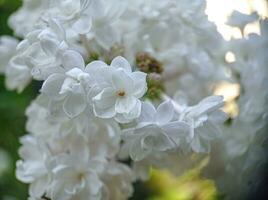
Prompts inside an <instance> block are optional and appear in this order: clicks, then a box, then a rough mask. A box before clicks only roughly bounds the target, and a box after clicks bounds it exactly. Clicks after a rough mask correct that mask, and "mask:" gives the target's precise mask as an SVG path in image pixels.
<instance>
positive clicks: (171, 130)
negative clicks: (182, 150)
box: [162, 121, 190, 145]
mask: <svg viewBox="0 0 268 200" xmlns="http://www.w3.org/2000/svg"><path fill="white" fill-rule="evenodd" d="M162 129H163V130H164V131H165V133H166V134H167V135H168V137H169V138H171V139H172V141H174V142H175V143H176V144H177V145H179V142H180V140H181V139H182V138H183V137H186V136H187V133H189V130H190V126H189V125H188V124H187V123H185V122H180V121H175V122H170V123H168V124H166V125H164V126H163V127H162Z"/></svg>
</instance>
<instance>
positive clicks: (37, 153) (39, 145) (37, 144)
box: [16, 135, 49, 197]
mask: <svg viewBox="0 0 268 200" xmlns="http://www.w3.org/2000/svg"><path fill="white" fill-rule="evenodd" d="M21 143H22V145H23V146H22V147H21V148H20V149H19V155H20V157H21V158H22V160H19V161H17V163H16V167H17V170H16V177H17V178H18V179H19V180H20V181H22V182H24V183H28V184H30V188H29V193H30V195H31V196H34V197H40V196H42V195H43V194H44V193H45V191H46V188H47V187H48V184H49V173H48V170H47V167H46V161H47V159H49V158H48V154H47V152H46V151H45V145H44V143H43V141H39V140H38V139H37V138H35V137H32V136H30V135H28V136H25V137H23V138H22V139H21Z"/></svg>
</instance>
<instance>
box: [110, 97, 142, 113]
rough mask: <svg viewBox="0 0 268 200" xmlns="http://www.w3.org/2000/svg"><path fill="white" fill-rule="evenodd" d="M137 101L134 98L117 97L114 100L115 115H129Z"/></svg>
mask: <svg viewBox="0 0 268 200" xmlns="http://www.w3.org/2000/svg"><path fill="white" fill-rule="evenodd" d="M136 101H137V99H136V98H134V97H131V96H130V97H128V96H126V97H122V98H121V97H118V98H117V99H116V104H115V111H116V112H117V113H129V112H130V111H131V110H132V109H133V107H134V106H135V105H136Z"/></svg>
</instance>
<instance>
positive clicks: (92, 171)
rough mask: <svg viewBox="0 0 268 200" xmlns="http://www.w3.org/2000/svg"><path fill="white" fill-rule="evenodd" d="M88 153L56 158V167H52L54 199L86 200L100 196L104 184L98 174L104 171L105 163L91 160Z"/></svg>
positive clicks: (52, 192) (52, 193) (52, 194)
mask: <svg viewBox="0 0 268 200" xmlns="http://www.w3.org/2000/svg"><path fill="white" fill-rule="evenodd" d="M80 153H83V152H80ZM88 153H89V152H87V151H85V152H84V154H81V155H80V156H77V155H65V156H58V157H57V158H56V160H55V166H52V168H53V169H52V179H53V181H52V184H51V189H50V190H51V197H52V199H75V197H79V199H81V200H86V199H88V198H96V197H98V196H99V195H100V192H101V187H102V182H101V180H100V179H99V177H98V174H99V173H101V172H102V171H103V170H104V163H103V162H104V161H102V160H98V158H91V157H90V155H89V154H88ZM96 199H100V198H96Z"/></svg>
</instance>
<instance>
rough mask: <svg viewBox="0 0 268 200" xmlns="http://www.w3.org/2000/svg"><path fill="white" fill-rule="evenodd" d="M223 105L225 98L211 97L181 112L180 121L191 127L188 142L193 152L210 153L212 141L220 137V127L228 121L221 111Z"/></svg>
mask: <svg viewBox="0 0 268 200" xmlns="http://www.w3.org/2000/svg"><path fill="white" fill-rule="evenodd" d="M223 105H224V102H223V97H221V96H211V97H207V98H205V99H203V100H202V101H200V102H199V103H198V104H197V105H195V106H190V107H186V108H184V110H183V111H180V112H179V120H181V121H184V122H186V123H187V124H189V126H190V133H189V135H188V136H187V142H189V143H190V146H191V149H192V150H193V151H195V152H199V153H205V152H208V151H210V141H211V140H214V139H215V138H217V137H219V136H220V134H221V131H220V128H219V125H220V124H222V123H223V122H224V121H225V120H226V114H225V113H224V112H223V111H221V110H220V108H221V107H222V106H223Z"/></svg>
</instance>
